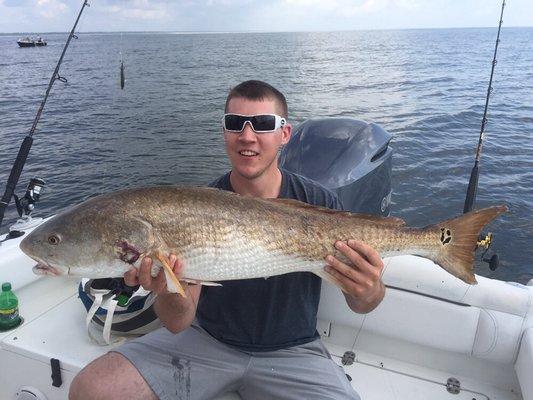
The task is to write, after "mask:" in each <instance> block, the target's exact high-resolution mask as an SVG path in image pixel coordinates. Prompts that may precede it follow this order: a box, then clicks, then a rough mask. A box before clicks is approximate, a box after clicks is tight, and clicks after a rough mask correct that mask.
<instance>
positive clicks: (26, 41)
mask: <svg viewBox="0 0 533 400" xmlns="http://www.w3.org/2000/svg"><path fill="white" fill-rule="evenodd" d="M17 43H18V45H19V47H35V40H33V39H32V38H30V37H29V36H26V37H25V38H22V39H19V40H17Z"/></svg>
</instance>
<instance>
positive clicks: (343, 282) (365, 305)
mask: <svg viewBox="0 0 533 400" xmlns="http://www.w3.org/2000/svg"><path fill="white" fill-rule="evenodd" d="M335 248H336V249H337V250H339V251H340V252H341V253H342V254H343V255H344V256H345V257H346V258H347V259H348V260H349V261H350V264H351V265H348V264H345V263H344V262H342V261H340V260H339V259H338V258H336V257H334V256H332V255H328V256H327V257H326V262H327V264H328V265H327V266H326V267H325V268H324V269H325V270H326V272H328V273H329V274H330V275H331V279H332V281H334V282H335V283H337V285H338V286H339V287H340V288H341V289H342V292H343V294H344V297H345V299H346V303H347V304H348V307H350V308H351V309H352V310H353V311H355V312H357V313H361V314H365V313H368V312H370V311H372V310H373V309H374V308H376V307H377V306H378V304H379V303H381V300H383V297H384V296H385V285H384V284H383V282H382V281H381V274H382V272H383V261H382V260H381V257H380V256H379V254H378V252H377V251H376V250H374V249H373V248H372V247H370V246H369V245H367V244H365V243H362V242H358V241H355V240H348V242H347V243H345V242H341V241H338V242H336V243H335Z"/></svg>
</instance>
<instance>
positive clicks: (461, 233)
mask: <svg viewBox="0 0 533 400" xmlns="http://www.w3.org/2000/svg"><path fill="white" fill-rule="evenodd" d="M506 211H507V207H506V206H494V207H488V208H483V209H481V210H476V211H472V212H469V213H467V214H463V215H461V216H459V217H456V218H452V219H449V220H446V221H442V222H440V223H438V224H435V225H430V226H427V227H426V228H424V229H423V230H424V231H430V232H432V233H433V232H437V233H438V235H439V239H440V242H441V244H442V245H441V246H440V249H439V250H438V251H437V252H436V254H433V255H432V257H431V259H432V260H433V261H434V262H435V263H437V264H438V265H440V266H441V267H442V268H444V269H445V270H446V271H448V272H449V273H451V274H452V275H454V276H456V277H457V278H459V279H461V280H463V281H464V282H466V283H469V284H476V283H477V281H476V277H475V275H474V254H475V250H476V246H477V241H478V237H479V234H480V233H481V230H482V229H483V227H484V226H485V225H486V224H488V223H489V222H490V221H492V220H493V219H494V218H496V217H497V216H498V215H500V214H502V213H504V212H506Z"/></svg>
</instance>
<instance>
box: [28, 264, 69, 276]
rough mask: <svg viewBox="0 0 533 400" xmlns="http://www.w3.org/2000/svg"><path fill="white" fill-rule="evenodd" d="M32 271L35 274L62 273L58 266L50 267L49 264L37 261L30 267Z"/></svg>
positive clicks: (54, 274) (55, 274)
mask: <svg viewBox="0 0 533 400" xmlns="http://www.w3.org/2000/svg"><path fill="white" fill-rule="evenodd" d="M32 271H33V273H34V274H35V275H53V276H59V275H63V272H62V271H61V270H60V269H59V268H56V267H52V266H51V265H49V264H44V263H38V264H37V265H36V266H34V267H33V268H32Z"/></svg>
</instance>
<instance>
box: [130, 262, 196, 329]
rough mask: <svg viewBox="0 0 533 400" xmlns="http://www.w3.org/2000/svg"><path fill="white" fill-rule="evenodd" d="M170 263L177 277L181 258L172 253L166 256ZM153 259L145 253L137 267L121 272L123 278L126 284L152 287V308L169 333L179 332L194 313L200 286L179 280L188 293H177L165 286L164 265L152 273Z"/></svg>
mask: <svg viewBox="0 0 533 400" xmlns="http://www.w3.org/2000/svg"><path fill="white" fill-rule="evenodd" d="M169 263H170V266H171V267H172V271H174V274H175V275H176V277H178V279H179V277H180V275H181V270H182V268H183V262H182V261H180V260H178V259H177V257H176V256H175V255H174V254H171V255H170V257H169ZM152 264H153V261H152V259H151V258H150V257H144V258H143V259H142V261H141V266H140V267H139V271H137V268H132V269H130V270H129V271H128V272H126V273H125V274H124V281H125V282H126V284H127V285H129V286H135V285H139V284H140V285H142V287H143V288H144V289H146V290H150V291H152V293H154V294H156V295H157V297H156V299H155V303H154V311H155V313H156V314H157V316H158V317H159V319H160V320H161V322H162V323H163V325H165V327H166V328H167V329H168V330H169V331H170V332H172V333H178V332H181V331H182V330H184V329H186V328H187V327H189V326H190V325H191V323H192V321H193V319H194V316H195V314H196V305H197V304H198V298H199V297H200V291H201V286H200V285H189V284H187V283H186V282H183V281H181V285H182V286H183V289H184V290H185V293H186V294H187V297H186V298H183V297H181V296H179V294H177V293H170V292H169V291H168V290H167V280H166V278H165V271H164V270H163V268H161V270H160V271H159V272H158V274H157V276H156V277H155V278H153V277H152V275H151V270H152Z"/></svg>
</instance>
